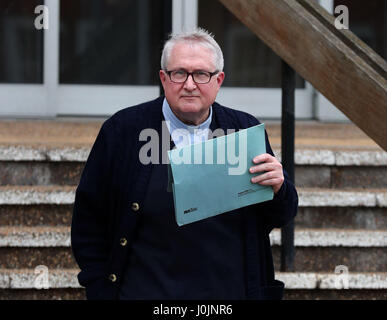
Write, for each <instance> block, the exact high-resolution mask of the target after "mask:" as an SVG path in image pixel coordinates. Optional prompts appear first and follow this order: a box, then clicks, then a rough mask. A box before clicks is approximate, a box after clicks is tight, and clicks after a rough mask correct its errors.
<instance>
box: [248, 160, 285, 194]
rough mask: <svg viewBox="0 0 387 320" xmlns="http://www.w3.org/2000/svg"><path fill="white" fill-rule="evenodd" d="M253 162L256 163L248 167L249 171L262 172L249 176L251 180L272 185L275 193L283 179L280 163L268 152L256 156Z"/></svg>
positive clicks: (264, 184) (263, 184)
mask: <svg viewBox="0 0 387 320" xmlns="http://www.w3.org/2000/svg"><path fill="white" fill-rule="evenodd" d="M253 162H254V163H255V164H257V165H255V166H252V167H251V168H250V170H249V171H250V173H258V172H264V173H262V174H260V175H258V176H255V177H253V178H251V182H252V183H258V184H260V185H262V186H272V187H273V191H274V193H277V192H278V190H279V189H280V188H281V186H282V184H283V183H284V180H285V178H284V174H283V171H282V164H281V163H280V162H279V161H278V160H277V159H276V158H275V157H273V156H272V155H270V154H268V153H264V154H261V155H259V156H256V157H255V158H254V159H253Z"/></svg>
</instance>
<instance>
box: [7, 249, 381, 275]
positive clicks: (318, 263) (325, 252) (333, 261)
mask: <svg viewBox="0 0 387 320" xmlns="http://www.w3.org/2000/svg"><path fill="white" fill-rule="evenodd" d="M272 252H273V260H274V266H275V270H276V271H279V270H280V267H281V262H280V259H281V248H280V246H279V245H273V246H272ZM370 261H372V263H370ZM37 265H45V266H47V267H48V268H53V269H60V268H77V267H78V265H77V263H76V262H75V259H74V256H73V253H72V251H71V248H70V247H0V269H1V268H5V269H9V268H11V269H13V268H16V269H23V268H35V267H36V266H37ZM338 265H345V266H347V267H348V269H349V270H350V271H351V272H380V271H386V265H387V250H386V248H385V247H334V246H332V247H318V246H310V247H300V246H296V247H295V259H294V270H295V271H299V272H301V271H302V272H327V271H332V270H335V268H336V267H337V266H338Z"/></svg>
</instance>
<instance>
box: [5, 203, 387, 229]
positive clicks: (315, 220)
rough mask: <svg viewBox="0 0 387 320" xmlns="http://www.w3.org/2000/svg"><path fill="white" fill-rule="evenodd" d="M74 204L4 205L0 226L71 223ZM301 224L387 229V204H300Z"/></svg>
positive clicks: (299, 219) (323, 226)
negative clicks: (311, 205) (324, 205)
mask: <svg viewBox="0 0 387 320" xmlns="http://www.w3.org/2000/svg"><path fill="white" fill-rule="evenodd" d="M72 211H73V205H72V204H63V205H61V204H59V205H55V204H33V205H0V226H26V227H33V226H69V225H70V224H71V218H72ZM295 223H296V226H297V227H298V228H339V229H368V230H383V229H387V207H382V208H380V207H300V208H299V209H298V214H297V217H296V219H295Z"/></svg>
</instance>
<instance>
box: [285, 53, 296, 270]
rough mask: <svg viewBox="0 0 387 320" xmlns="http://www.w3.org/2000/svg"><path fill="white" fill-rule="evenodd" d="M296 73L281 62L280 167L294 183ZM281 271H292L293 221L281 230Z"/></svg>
mask: <svg viewBox="0 0 387 320" xmlns="http://www.w3.org/2000/svg"><path fill="white" fill-rule="evenodd" d="M295 90H296V73H295V71H294V70H293V69H292V68H291V67H290V66H289V65H288V64H287V63H286V62H285V61H283V60H282V120H281V154H282V165H283V168H284V169H285V171H286V172H287V173H288V175H289V178H290V180H291V181H292V182H293V183H294V136H295V133H294V131H295V116H294V110H295ZM281 271H294V220H292V221H291V222H290V223H288V224H287V225H286V226H284V227H282V228H281Z"/></svg>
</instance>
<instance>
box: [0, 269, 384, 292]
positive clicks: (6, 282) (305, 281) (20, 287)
mask: <svg viewBox="0 0 387 320" xmlns="http://www.w3.org/2000/svg"><path fill="white" fill-rule="evenodd" d="M41 270H43V269H37V271H35V269H33V270H31V269H20V270H15V269H0V298H1V299H12V296H14V295H15V294H16V293H17V294H19V293H20V292H21V291H24V295H25V296H26V294H27V293H28V295H33V296H34V298H37V299H39V298H40V299H42V298H43V297H42V296H43V295H45V294H47V293H49V292H50V291H51V290H56V293H58V290H62V292H63V293H62V294H63V295H65V294H66V293H67V297H65V298H70V299H71V298H72V296H71V294H70V295H69V292H68V290H69V289H70V290H72V294H73V295H74V296H76V298H77V299H79V298H84V289H83V288H82V287H81V286H80V285H79V283H78V281H77V278H76V276H77V274H78V272H79V270H78V269H57V270H55V269H46V273H42V271H41ZM45 279H47V282H46V283H45V282H44V280H45ZM276 279H279V280H281V281H284V283H285V298H290V299H291V298H292V295H293V296H294V295H295V294H298V295H299V294H300V291H301V292H303V294H304V295H305V294H306V295H309V296H310V295H313V294H314V293H315V292H319V293H321V291H328V292H332V291H333V292H335V294H336V295H340V294H342V293H345V295H347V297H348V296H349V297H348V298H350V295H351V294H352V295H356V294H359V293H362V295H363V296H364V293H365V290H366V292H367V297H368V298H377V297H380V296H383V295H384V296H385V295H386V289H387V273H384V272H381V273H348V274H347V275H345V277H343V274H335V273H316V272H308V273H305V272H303V273H300V272H291V273H290V272H286V273H284V272H277V273H276ZM44 285H47V287H46V288H47V289H37V288H41V287H43V286H44ZM74 289H75V290H74ZM27 290H28V291H27ZM66 290H67V291H66ZM26 291H27V292H26ZM292 291H295V292H292ZM54 292H55V291H54ZM39 294H40V297H39ZM17 297H20V296H19V295H18V296H17ZM24 298H25V297H24ZM57 298H63V297H57ZM352 298H353V297H352ZM19 299H20V298H19ZM43 299H44V298H43Z"/></svg>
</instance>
